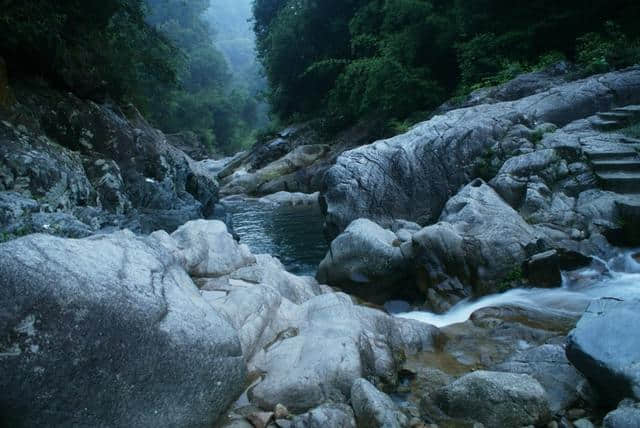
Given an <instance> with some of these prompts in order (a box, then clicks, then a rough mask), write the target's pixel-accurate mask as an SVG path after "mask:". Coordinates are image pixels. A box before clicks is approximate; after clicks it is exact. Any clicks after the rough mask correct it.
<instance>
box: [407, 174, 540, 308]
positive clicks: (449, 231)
mask: <svg viewBox="0 0 640 428" xmlns="http://www.w3.org/2000/svg"><path fill="white" fill-rule="evenodd" d="M543 237H544V236H543V235H541V234H540V233H539V232H538V231H537V230H535V229H534V228H533V227H531V226H530V225H529V224H527V223H526V222H525V221H524V220H523V219H522V217H521V216H520V215H519V214H518V213H517V212H516V211H515V210H514V209H513V208H511V207H510V206H509V205H507V203H506V202H505V201H504V200H503V199H502V198H500V196H498V194H497V193H496V192H495V191H494V190H493V189H492V188H491V187H490V186H488V185H487V184H485V183H484V182H483V181H482V180H480V179H476V180H474V181H473V182H472V183H471V184H469V185H467V186H465V187H464V188H463V189H462V190H461V191H460V192H459V193H458V194H457V195H456V196H454V197H453V198H451V199H450V200H449V201H448V202H447V204H446V206H445V207H444V210H443V212H442V216H441V217H440V222H439V223H437V224H435V225H432V226H428V227H426V228H424V229H422V230H421V231H420V232H418V233H416V234H415V235H413V256H414V259H415V264H416V266H417V268H418V269H421V270H422V275H420V276H419V277H418V281H419V282H418V287H420V289H421V290H423V292H424V293H426V294H427V297H428V300H429V301H430V303H431V304H432V307H433V309H436V310H438V309H445V310H446V309H447V307H446V306H444V307H442V304H438V303H437V301H438V299H440V298H445V299H449V298H450V296H454V297H455V296H457V299H458V300H459V299H460V298H463V297H467V295H468V293H469V291H468V290H465V289H464V287H463V286H462V285H458V284H460V283H461V284H463V285H466V284H473V285H474V290H473V292H474V293H476V294H486V293H488V292H491V291H495V287H496V285H497V284H498V283H500V282H501V281H502V280H503V279H504V278H505V277H508V276H510V275H513V272H517V271H519V269H520V266H521V264H522V262H523V261H524V260H526V259H527V257H528V256H529V252H530V251H531V250H530V248H532V249H535V248H537V246H538V241H539V240H540V239H541V238H543ZM445 284H446V286H443V285H445ZM429 290H434V291H433V292H429ZM456 290H458V291H456ZM434 293H436V294H437V296H436V295H435V294H434ZM455 302H456V301H455V300H454V301H452V302H450V303H451V304H453V303H455Z"/></svg>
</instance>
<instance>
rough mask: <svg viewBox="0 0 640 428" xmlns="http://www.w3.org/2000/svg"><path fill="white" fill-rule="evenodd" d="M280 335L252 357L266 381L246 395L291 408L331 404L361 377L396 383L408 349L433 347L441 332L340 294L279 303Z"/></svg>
mask: <svg viewBox="0 0 640 428" xmlns="http://www.w3.org/2000/svg"><path fill="white" fill-rule="evenodd" d="M280 313H281V314H284V315H281V316H280V317H279V319H280V323H281V324H280V325H281V327H280V328H284V327H287V328H286V330H283V334H281V335H279V336H278V337H276V338H274V340H272V343H270V344H269V345H268V346H265V347H264V348H263V349H262V350H261V351H260V352H259V353H257V354H256V356H255V357H254V359H253V361H252V364H251V367H252V368H253V369H254V370H256V371H257V372H258V373H262V379H261V380H260V382H259V383H257V385H255V386H253V387H252V388H250V390H249V393H248V396H249V400H250V401H251V402H252V403H254V404H256V405H258V406H259V407H261V408H263V409H272V408H274V407H275V405H276V404H278V403H281V404H284V405H285V406H286V407H287V408H288V409H289V410H291V411H292V412H294V413H301V412H305V411H307V410H309V409H311V408H314V407H316V406H319V405H321V404H323V403H325V402H327V401H330V402H338V403H339V402H347V401H348V400H349V397H350V395H351V386H352V385H353V382H354V381H355V380H356V379H359V378H361V377H367V378H370V379H376V381H377V382H380V383H381V384H383V385H384V384H387V385H394V384H396V383H397V380H398V378H397V372H398V370H399V368H400V364H401V363H402V361H403V356H404V355H405V353H415V352H418V351H421V350H427V349H433V346H434V345H435V341H436V339H437V335H438V332H437V329H435V328H434V327H432V326H430V325H428V324H424V323H419V322H415V321H409V322H405V321H408V320H402V319H395V318H392V317H390V316H388V315H386V314H385V313H383V312H381V311H377V310H374V309H370V308H366V307H362V306H357V305H354V304H353V302H352V301H351V298H350V297H349V296H347V295H345V294H341V293H328V294H321V295H318V296H316V297H313V298H312V299H310V300H308V301H306V302H305V303H303V304H302V305H296V306H294V307H291V306H290V305H288V304H287V305H286V306H285V307H281V308H280Z"/></svg>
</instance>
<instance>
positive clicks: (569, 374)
mask: <svg viewBox="0 0 640 428" xmlns="http://www.w3.org/2000/svg"><path fill="white" fill-rule="evenodd" d="M492 370H495V371H500V372H509V373H524V374H528V375H531V376H532V377H534V378H535V379H536V380H537V381H538V382H540V384H541V385H542V387H543V388H544V389H545V391H547V397H548V399H549V407H550V409H551V411H552V412H553V413H557V412H559V411H560V410H563V409H567V408H570V406H571V405H573V404H574V403H575V402H576V401H578V400H579V399H580V393H579V391H578V388H579V386H580V385H581V384H582V383H583V382H584V381H585V379H584V377H583V376H582V374H581V373H580V372H578V371H577V370H576V369H575V367H573V366H572V365H571V364H570V363H569V361H568V360H567V357H566V355H565V350H564V348H563V347H562V346H560V345H542V346H539V347H536V348H532V349H528V350H526V351H522V352H519V353H518V354H516V355H514V356H513V357H511V358H509V360H507V361H506V362H504V363H502V364H498V365H497V366H495V367H493V368H492Z"/></svg>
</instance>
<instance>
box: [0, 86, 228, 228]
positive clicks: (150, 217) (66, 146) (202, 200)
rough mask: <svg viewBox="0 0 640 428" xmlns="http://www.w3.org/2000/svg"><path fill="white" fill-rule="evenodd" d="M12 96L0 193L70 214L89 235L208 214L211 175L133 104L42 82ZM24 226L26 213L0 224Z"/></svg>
mask: <svg viewBox="0 0 640 428" xmlns="http://www.w3.org/2000/svg"><path fill="white" fill-rule="evenodd" d="M16 98H17V100H18V102H16V103H15V104H14V105H12V106H11V108H10V109H7V110H6V111H3V112H2V113H1V114H0V116H1V117H0V118H1V119H3V121H2V123H0V142H1V144H0V146H1V148H0V192H4V191H12V192H17V193H21V194H22V195H23V196H24V197H26V198H33V199H35V200H36V201H37V202H38V205H39V207H38V209H37V211H38V212H44V213H52V212H56V211H60V212H64V213H65V214H67V215H68V216H73V217H76V220H77V221H78V222H81V223H84V224H85V225H86V228H87V229H88V230H89V233H91V232H95V231H98V230H114V229H116V230H117V229H122V228H125V227H126V228H129V229H132V230H134V231H136V232H144V233H149V232H152V231H154V230H157V229H166V230H169V231H172V230H174V229H176V228H177V227H178V226H180V225H181V224H183V223H185V222H187V221H189V220H192V219H195V218H200V217H202V216H203V215H209V214H211V212H212V208H213V205H214V204H215V203H216V202H217V199H218V196H217V192H218V184H217V181H216V179H215V175H214V174H209V173H208V172H207V171H206V170H205V169H204V168H201V167H200V164H199V163H198V162H195V161H193V160H191V159H190V158H189V157H188V156H187V155H186V154H185V153H184V152H183V151H181V150H179V149H177V148H175V147H173V146H172V145H171V144H169V143H168V142H167V139H166V137H165V136H164V135H163V134H162V133H161V132H160V131H158V130H155V129H153V128H152V127H151V126H150V125H149V124H148V123H147V122H146V121H145V120H144V119H143V118H142V116H141V115H140V113H139V112H138V111H137V110H136V109H135V108H134V107H133V106H127V107H125V108H124V110H123V109H121V108H119V107H118V106H115V105H110V104H96V103H94V102H91V101H85V100H81V99H79V98H77V97H75V96H73V95H72V94H60V93H58V92H56V91H54V90H50V89H47V88H42V87H38V88H33V87H21V86H19V87H18V88H17V90H16ZM86 208H90V209H89V210H87V209H86ZM29 223H30V217H29V216H28V215H26V216H24V217H23V218H21V219H20V220H19V221H17V222H14V223H12V224H0V231H2V232H5V233H13V231H14V230H15V229H17V228H19V227H22V226H21V225H23V224H26V225H27V226H28V227H31V228H32V229H34V228H35V227H33V225H30V224H29ZM45 232H47V233H54V234H60V235H65V236H75V235H71V234H65V231H64V230H63V229H62V230H58V231H56V230H55V228H52V230H50V231H46V230H45Z"/></svg>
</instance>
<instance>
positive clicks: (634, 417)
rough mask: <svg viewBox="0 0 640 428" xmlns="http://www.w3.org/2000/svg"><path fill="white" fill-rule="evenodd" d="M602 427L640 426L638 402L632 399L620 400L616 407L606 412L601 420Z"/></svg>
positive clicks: (624, 427)
mask: <svg viewBox="0 0 640 428" xmlns="http://www.w3.org/2000/svg"><path fill="white" fill-rule="evenodd" d="M602 427H603V428H640V404H639V403H634V402H633V401H632V400H622V401H621V402H620V404H619V405H618V408H617V409H615V410H613V411H611V412H609V413H607V416H605V417H604V420H603V421H602Z"/></svg>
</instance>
